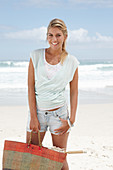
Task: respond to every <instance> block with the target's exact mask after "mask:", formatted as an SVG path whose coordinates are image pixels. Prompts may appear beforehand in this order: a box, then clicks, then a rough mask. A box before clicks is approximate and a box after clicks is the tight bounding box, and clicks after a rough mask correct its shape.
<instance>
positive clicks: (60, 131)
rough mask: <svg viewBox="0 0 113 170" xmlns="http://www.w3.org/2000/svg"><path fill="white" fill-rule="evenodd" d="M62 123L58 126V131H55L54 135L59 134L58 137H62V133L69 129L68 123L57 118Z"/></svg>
mask: <svg viewBox="0 0 113 170" xmlns="http://www.w3.org/2000/svg"><path fill="white" fill-rule="evenodd" d="M59 119H60V120H61V121H62V126H60V127H59V128H58V129H55V130H54V131H55V133H59V135H63V134H64V133H66V132H67V131H68V129H69V128H70V126H69V124H68V121H67V120H64V119H62V118H59Z"/></svg>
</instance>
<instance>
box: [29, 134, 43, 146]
mask: <svg viewBox="0 0 113 170" xmlns="http://www.w3.org/2000/svg"><path fill="white" fill-rule="evenodd" d="M45 133H46V132H40V139H41V142H42V141H43V139H44V136H45ZM30 135H31V132H27V136H26V142H27V143H28V142H29V139H30ZM31 143H32V144H34V145H39V141H38V133H32V138H31Z"/></svg>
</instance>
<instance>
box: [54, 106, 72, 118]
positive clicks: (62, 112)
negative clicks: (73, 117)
mask: <svg viewBox="0 0 113 170" xmlns="http://www.w3.org/2000/svg"><path fill="white" fill-rule="evenodd" d="M55 116H56V117H57V118H58V119H59V118H61V119H64V120H67V119H68V117H69V111H68V109H67V108H66V109H62V110H59V111H58V112H56V113H55ZM59 120H60V119H59Z"/></svg>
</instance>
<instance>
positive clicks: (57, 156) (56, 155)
mask: <svg viewBox="0 0 113 170" xmlns="http://www.w3.org/2000/svg"><path fill="white" fill-rule="evenodd" d="M4 150H10V151H17V152H24V153H30V154H33V155H38V156H42V157H45V158H48V159H51V160H53V161H57V162H61V163H63V162H64V160H65V158H66V155H67V154H66V153H61V152H57V151H54V150H51V149H48V148H46V147H42V148H41V149H40V147H39V146H37V145H33V144H31V145H30V147H29V148H28V144H27V143H22V142H14V141H8V140H6V141H5V144H4Z"/></svg>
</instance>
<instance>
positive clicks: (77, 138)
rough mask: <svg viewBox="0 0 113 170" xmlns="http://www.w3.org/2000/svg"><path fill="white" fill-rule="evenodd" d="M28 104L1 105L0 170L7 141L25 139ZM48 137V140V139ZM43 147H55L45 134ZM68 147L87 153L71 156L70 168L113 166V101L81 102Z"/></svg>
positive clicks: (86, 169) (105, 169)
mask: <svg viewBox="0 0 113 170" xmlns="http://www.w3.org/2000/svg"><path fill="white" fill-rule="evenodd" d="M26 123H27V106H0V169H2V155H3V147H4V140H14V141H20V142H25V141H26ZM48 138H49V140H48ZM43 145H44V146H52V141H51V135H50V133H49V132H47V133H46V136H45V138H44V142H43ZM67 150H84V151H87V153H84V154H76V155H75V154H73V155H68V156H67V159H68V163H69V167H70V170H110V169H113V104H112V103H109V104H80V105H79V106H78V111H77V116H76V122H75V126H74V127H73V128H72V130H71V132H70V135H69V140H68V147H67Z"/></svg>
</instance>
